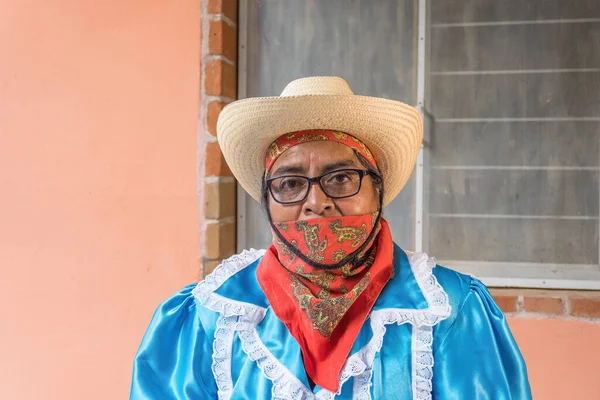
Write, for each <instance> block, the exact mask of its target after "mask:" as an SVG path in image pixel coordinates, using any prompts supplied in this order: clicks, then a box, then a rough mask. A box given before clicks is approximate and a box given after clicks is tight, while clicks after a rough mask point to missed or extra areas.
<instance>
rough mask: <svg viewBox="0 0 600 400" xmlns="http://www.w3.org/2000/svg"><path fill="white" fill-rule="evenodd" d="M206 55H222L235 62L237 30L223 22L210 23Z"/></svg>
mask: <svg viewBox="0 0 600 400" xmlns="http://www.w3.org/2000/svg"><path fill="white" fill-rule="evenodd" d="M208 54H209V55H222V56H224V57H225V58H227V59H228V60H230V61H232V62H235V61H236V58H237V30H236V29H235V28H234V27H232V26H230V25H228V24H227V23H225V22H223V21H210V25H209V29H208Z"/></svg>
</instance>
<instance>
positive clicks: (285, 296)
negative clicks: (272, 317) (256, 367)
mask: <svg viewBox="0 0 600 400" xmlns="http://www.w3.org/2000/svg"><path fill="white" fill-rule="evenodd" d="M378 214H379V213H378V212H375V213H370V214H364V215H358V216H344V217H332V218H318V219H312V220H308V221H295V222H284V223H275V224H274V226H273V229H277V231H278V232H279V234H280V235H277V234H275V232H274V234H273V237H274V240H273V244H272V245H271V246H270V247H269V248H268V249H267V252H266V254H265V256H264V257H263V259H262V260H261V262H260V264H259V266H258V269H257V277H258V281H259V283H260V285H261V288H262V289H263V291H264V293H265V295H266V297H267V299H268V300H269V302H270V304H271V307H272V308H273V311H274V312H275V314H276V315H277V317H278V318H279V319H280V320H281V321H282V322H283V323H284V324H285V325H286V326H287V328H288V329H289V331H290V332H291V334H292V335H293V336H294V338H296V340H297V341H298V344H299V345H300V349H301V351H302V356H303V359H304V366H305V369H306V372H307V374H308V376H309V377H310V378H311V379H312V380H313V381H314V382H315V383H316V384H318V385H319V386H321V387H323V388H325V389H327V390H329V391H332V392H336V391H337V390H338V386H339V376H340V373H341V370H342V367H343V366H344V363H345V362H346V359H347V358H348V354H349V353H350V350H351V349H352V345H353V344H354V341H355V340H356V337H357V336H358V333H359V331H360V329H361V327H362V325H363V323H364V321H365V320H366V318H367V316H368V315H369V313H370V312H371V309H372V308H373V305H374V304H375V300H377V298H378V297H379V294H380V293H381V291H382V290H383V287H384V286H385V285H386V284H387V282H388V281H389V280H390V278H391V277H392V276H393V272H394V269H393V260H392V257H393V242H392V236H391V232H390V230H389V227H388V225H387V222H386V221H385V220H384V219H380V220H379V222H378V221H377V220H378V218H377V216H378ZM373 230H375V232H372V231H373ZM371 233H373V234H371ZM280 236H281V237H282V238H283V239H284V241H285V242H286V243H284V241H282V240H281V238H280ZM369 238H370V240H369ZM363 245H365V246H363ZM290 246H293V248H294V250H296V251H299V252H301V254H303V255H305V256H306V257H307V258H308V259H310V260H313V261H314V262H315V263H318V264H336V263H338V262H339V261H341V260H343V259H344V258H345V257H346V256H347V255H349V254H352V253H353V252H356V250H357V249H359V248H361V247H363V250H362V251H360V253H359V254H357V255H356V258H354V261H353V262H349V263H347V264H345V265H342V266H341V267H338V268H333V269H322V268H319V269H317V268H315V267H313V266H311V264H310V263H307V262H304V261H302V260H301V259H300V257H297V256H296V255H295V254H294V252H293V251H290ZM299 311H300V312H299Z"/></svg>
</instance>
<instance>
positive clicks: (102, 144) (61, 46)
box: [0, 0, 200, 400]
mask: <svg viewBox="0 0 600 400" xmlns="http://www.w3.org/2000/svg"><path fill="white" fill-rule="evenodd" d="M198 4H199V2H198V0H178V1H167V0H127V1H123V0H102V1H91V0H0V190H1V195H0V266H1V267H2V278H1V280H0V304H2V307H0V399H19V400H28V399H45V400H54V399H56V400H58V399H60V400H69V399H88V400H93V399H125V398H127V396H128V393H129V385H130V376H131V362H132V358H133V356H134V353H135V351H136V348H137V346H138V344H139V341H140V339H141V336H142V334H143V332H144V330H145V328H146V325H147V323H148V322H149V319H150V317H151V314H152V311H153V310H154V308H155V306H156V305H157V304H158V303H159V301H161V300H162V299H163V298H165V297H166V296H168V295H169V294H171V293H173V292H174V291H176V290H178V289H179V288H181V287H182V286H183V285H184V284H185V283H188V282H192V281H194V280H196V279H197V277H198V276H197V275H198V271H199V258H200V254H199V233H198V226H199V224H198V197H197V188H198V187H199V185H198V184H197V173H196V170H197V160H196V152H197V146H196V137H197V121H198V104H199V99H198V96H199V94H198V93H199V70H200V69H199V54H200V52H199V49H200V26H199V25H200V22H199V21H200V19H199V6H198Z"/></svg>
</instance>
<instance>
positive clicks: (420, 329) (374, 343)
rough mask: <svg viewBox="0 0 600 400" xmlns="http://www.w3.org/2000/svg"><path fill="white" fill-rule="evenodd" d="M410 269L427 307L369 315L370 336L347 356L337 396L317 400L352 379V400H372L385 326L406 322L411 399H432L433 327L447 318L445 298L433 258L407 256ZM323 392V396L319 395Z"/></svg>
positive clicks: (424, 255) (447, 306)
mask: <svg viewBox="0 0 600 400" xmlns="http://www.w3.org/2000/svg"><path fill="white" fill-rule="evenodd" d="M407 255H408V260H409V262H410V266H411V270H412V272H413V275H414V276H415V279H416V281H417V284H418V285H419V288H420V289H421V292H422V293H423V296H424V297H425V300H426V301H427V304H428V306H429V307H428V308H425V309H421V310H418V309H401V308H385V309H381V310H375V311H372V312H371V315H370V320H371V329H372V331H373V337H372V338H371V340H370V341H369V343H367V344H366V345H365V346H364V347H363V348H362V349H360V350H359V351H357V352H356V353H354V354H353V355H351V356H350V357H348V360H346V364H344V368H343V369H342V373H341V375H340V386H339V389H338V391H337V393H332V392H329V391H327V390H325V389H322V390H320V391H319V392H318V393H317V398H318V399H319V400H324V399H333V398H334V397H335V396H336V395H339V394H340V393H341V391H342V385H343V384H344V383H345V382H346V381H347V380H348V379H349V378H350V377H354V385H353V396H352V397H353V398H354V399H360V400H363V399H370V398H371V385H372V382H371V376H372V373H373V360H374V359H375V354H377V353H378V352H379V351H380V350H381V346H382V344H383V337H384V336H385V332H386V327H385V326H386V325H388V324H392V323H396V324H397V325H402V324H406V323H409V324H411V325H412V326H413V332H412V336H413V339H412V340H413V346H412V349H411V351H412V360H413V362H412V391H413V399H418V400H422V399H431V378H432V377H433V353H432V350H431V345H432V342H433V336H432V332H433V330H432V328H431V327H433V326H434V325H436V324H437V323H438V322H440V321H442V320H444V319H446V318H448V316H449V315H450V311H451V308H450V303H449V301H448V295H447V294H446V292H445V291H444V289H443V288H442V287H441V286H440V284H439V283H438V281H437V279H436V277H435V275H433V272H432V271H433V268H435V266H436V262H435V259H434V258H430V257H428V256H427V255H426V254H424V253H408V252H407ZM321 392H324V393H321Z"/></svg>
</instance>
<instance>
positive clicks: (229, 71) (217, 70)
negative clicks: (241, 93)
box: [204, 59, 237, 99]
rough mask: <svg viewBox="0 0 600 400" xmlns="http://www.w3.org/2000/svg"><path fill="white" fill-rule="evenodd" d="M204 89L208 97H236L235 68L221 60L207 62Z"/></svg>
mask: <svg viewBox="0 0 600 400" xmlns="http://www.w3.org/2000/svg"><path fill="white" fill-rule="evenodd" d="M204 72H205V77H204V89H205V91H206V94H207V95H209V96H224V97H228V98H230V99H235V98H236V96H237V76H236V74H237V72H236V68H235V67H234V66H233V65H231V64H228V63H227V62H225V61H222V60H214V59H213V60H208V61H207V62H206V66H205V70H204Z"/></svg>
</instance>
